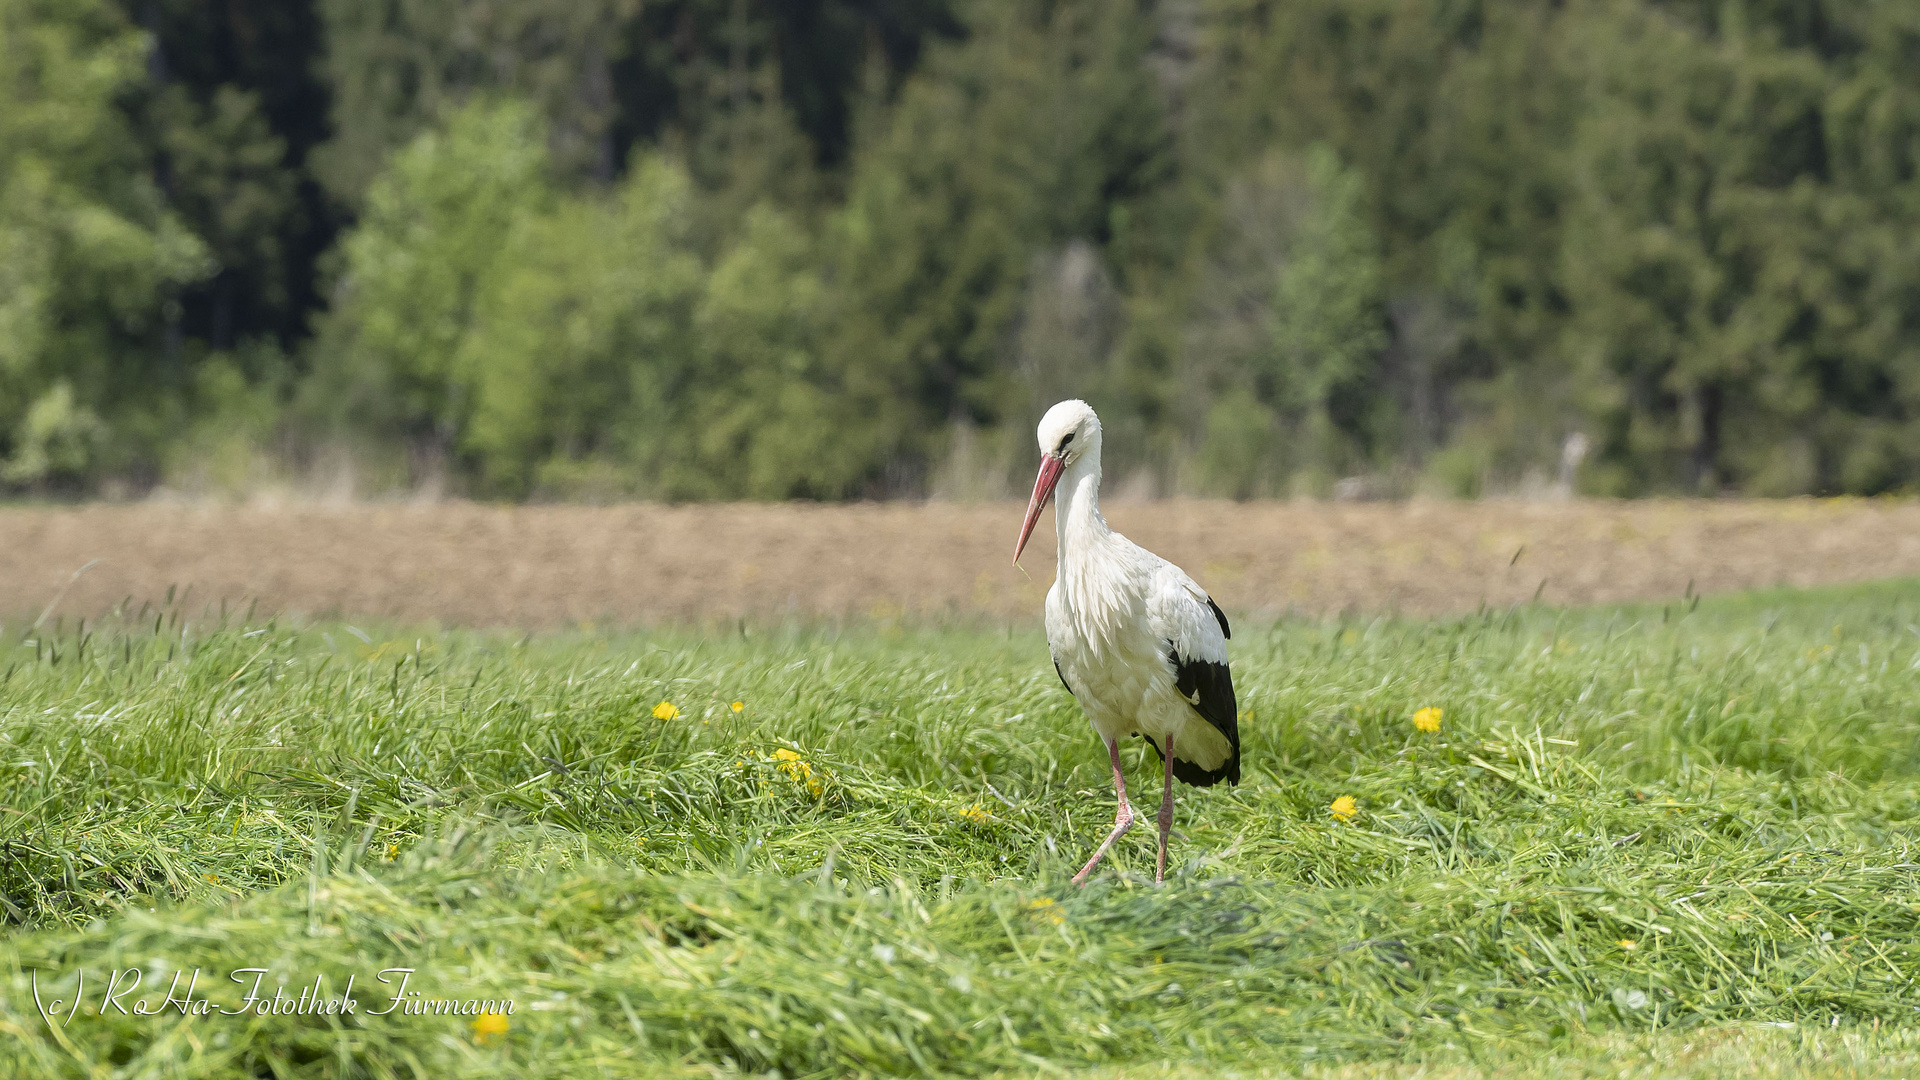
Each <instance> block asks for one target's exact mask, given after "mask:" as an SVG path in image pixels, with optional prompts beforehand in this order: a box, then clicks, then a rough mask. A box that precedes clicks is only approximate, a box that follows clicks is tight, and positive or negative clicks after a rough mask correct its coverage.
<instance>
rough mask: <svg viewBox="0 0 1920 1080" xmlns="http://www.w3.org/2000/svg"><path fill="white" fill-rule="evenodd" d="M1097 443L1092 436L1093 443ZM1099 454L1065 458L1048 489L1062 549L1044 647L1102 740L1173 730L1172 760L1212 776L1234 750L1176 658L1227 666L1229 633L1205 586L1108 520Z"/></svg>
mask: <svg viewBox="0 0 1920 1080" xmlns="http://www.w3.org/2000/svg"><path fill="white" fill-rule="evenodd" d="M1096 445H1097V442H1096ZM1099 492H1100V457H1099V454H1098V453H1097V452H1095V453H1088V454H1083V455H1081V456H1080V457H1079V458H1078V459H1077V460H1075V461H1074V462H1073V463H1072V464H1069V465H1068V466H1067V467H1066V469H1065V471H1064V473H1063V475H1062V476H1061V478H1060V485H1059V487H1058V488H1057V489H1056V491H1055V495H1054V528H1055V529H1056V531H1057V532H1058V533H1059V544H1060V548H1059V550H1060V554H1059V562H1058V567H1057V569H1056V572H1055V577H1054V582H1053V587H1052V588H1051V589H1048V590H1047V646H1048V648H1049V649H1050V650H1051V651H1052V653H1053V659H1054V663H1056V664H1058V665H1059V668H1060V677H1061V679H1062V680H1063V681H1064V682H1065V683H1066V684H1067V688H1068V689H1069V690H1071V691H1072V692H1073V695H1074V696H1075V697H1076V698H1078V699H1079V700H1080V705H1081V707H1082V708H1083V709H1085V710H1086V713H1087V719H1088V720H1089V721H1091V722H1092V724H1093V730H1094V731H1096V732H1098V733H1099V735H1100V737H1101V738H1102V739H1115V738H1123V737H1126V736H1129V735H1144V736H1146V737H1147V738H1148V739H1150V740H1152V741H1153V743H1154V745H1155V746H1165V745H1166V742H1167V736H1169V735H1171V736H1173V746H1174V759H1175V760H1176V761H1190V762H1192V763H1193V764H1195V765H1198V766H1199V767H1200V768H1201V769H1203V770H1205V771H1207V772H1209V773H1211V772H1215V771H1218V770H1219V769H1221V768H1222V767H1223V766H1224V765H1225V764H1226V763H1227V760H1228V758H1229V757H1231V756H1232V755H1233V754H1234V753H1235V752H1236V748H1235V747H1234V746H1233V745H1231V743H1229V741H1228V737H1227V734H1226V733H1225V732H1223V731H1221V730H1220V729H1219V728H1217V727H1215V726H1214V725H1213V724H1212V723H1210V722H1208V720H1207V719H1206V718H1205V717H1203V716H1202V715H1201V714H1200V713H1199V712H1198V711H1197V709H1196V708H1195V706H1196V705H1197V704H1198V702H1197V701H1196V700H1195V699H1194V696H1193V694H1192V693H1187V694H1183V693H1181V692H1180V690H1179V689H1178V687H1177V678H1178V674H1177V670H1176V668H1175V661H1174V657H1176V656H1177V657H1179V658H1180V659H1181V660H1185V661H1189V662H1196V661H1197V662H1201V663H1208V664H1218V665H1222V666H1224V665H1225V664H1226V663H1227V637H1226V633H1225V632H1224V630H1223V627H1222V625H1221V620H1220V619H1219V618H1217V617H1216V616H1215V615H1214V611H1213V608H1212V607H1211V606H1210V605H1211V601H1210V600H1209V599H1208V597H1207V593H1206V590H1204V589H1202V588H1201V587H1200V586H1199V585H1198V584H1196V583H1195V582H1194V580H1193V579H1192V578H1190V577H1188V576H1187V574H1186V572H1185V571H1183V570H1181V569H1180V568H1179V567H1177V566H1175V565H1173V564H1172V563H1170V562H1168V561H1167V560H1165V559H1163V558H1161V557H1160V556H1158V555H1155V554H1154V553H1153V552H1151V551H1148V550H1147V549H1145V548H1143V547H1141V546H1140V545H1138V544H1136V543H1134V542H1133V541H1131V540H1129V539H1127V538H1126V537H1125V536H1122V535H1120V534H1119V533H1117V532H1115V531H1114V530H1113V529H1112V528H1111V527H1109V526H1108V525H1107V522H1106V519H1105V518H1104V517H1102V516H1101V514H1100V503H1099Z"/></svg>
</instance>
